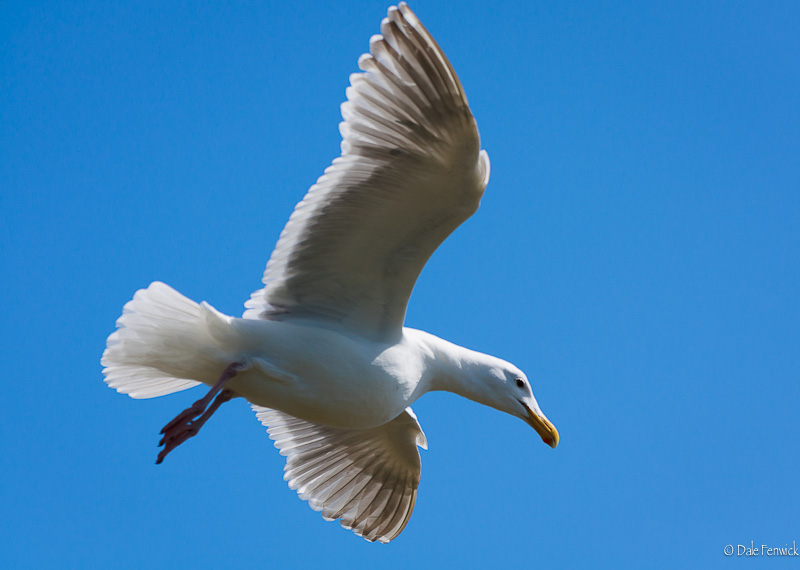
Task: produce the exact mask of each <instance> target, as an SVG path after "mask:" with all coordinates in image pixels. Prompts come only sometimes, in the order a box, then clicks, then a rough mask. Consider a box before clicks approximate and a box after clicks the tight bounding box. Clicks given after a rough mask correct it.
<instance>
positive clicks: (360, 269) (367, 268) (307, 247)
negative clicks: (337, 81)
mask: <svg viewBox="0 0 800 570" xmlns="http://www.w3.org/2000/svg"><path fill="white" fill-rule="evenodd" d="M369 45H370V53H368V54H364V55H362V56H361V57H360V58H359V60H358V65H359V68H360V69H361V73H356V74H353V75H352V76H351V77H350V87H348V88H347V92H346V94H347V101H345V102H344V103H343V104H342V118H343V119H344V120H343V122H342V123H341V124H340V131H341V134H342V155H341V156H340V157H338V158H336V159H334V161H333V163H332V164H331V166H329V167H328V168H327V169H325V172H324V174H323V175H322V176H321V177H320V178H319V180H317V183H316V184H314V185H313V186H312V187H311V188H310V189H309V191H308V193H307V194H306V196H305V198H303V200H302V201H301V202H300V203H299V204H298V205H297V207H296V208H295V211H294V212H293V213H292V215H291V217H290V218H289V222H288V223H287V224H286V227H285V228H284V230H283V232H282V233H281V236H280V238H279V240H278V244H277V246H276V247H275V251H274V252H273V254H272V256H271V257H270V260H269V262H268V263H267V268H266V271H265V272H264V279H263V281H264V288H262V289H260V290H258V291H256V292H255V293H253V295H252V296H251V299H250V300H249V301H248V302H247V303H245V306H246V307H247V310H246V311H245V314H244V316H245V317H247V318H267V319H276V320H285V319H303V318H313V319H315V320H316V321H320V320H324V321H329V322H332V323H335V324H336V325H337V326H339V327H342V328H344V329H347V330H351V331H353V332H355V333H357V334H360V335H362V336H365V337H367V338H371V339H374V340H392V339H395V338H397V336H398V335H399V334H400V333H401V329H402V326H403V320H404V318H405V311H406V305H407V303H408V298H409V296H410V295H411V290H412V289H413V287H414V283H415V282H416V280H417V277H418V276H419V273H420V271H421V270H422V268H423V266H424V265H425V263H426V262H427V260H428V258H429V257H430V256H431V254H432V253H433V251H434V250H435V249H436V248H437V247H438V246H439V244H440V243H441V242H442V241H443V240H444V239H445V238H446V237H447V236H448V235H449V234H450V233H452V231H453V230H454V229H455V228H456V227H458V226H459V225H460V224H461V223H462V222H463V221H464V220H466V219H467V218H468V217H469V216H470V215H472V213H473V212H475V210H476V209H477V208H478V205H479V203H480V199H481V196H482V195H483V190H484V188H485V187H486V183H487V181H488V172H489V164H488V158H487V156H486V153H485V152H482V151H481V150H480V138H479V136H478V130H477V127H476V124H475V119H474V118H473V116H472V113H471V112H470V109H469V104H468V102H467V98H466V96H465V94H464V90H463V88H462V86H461V83H460V82H459V80H458V77H457V76H456V74H455V72H454V71H453V68H452V66H451V65H450V63H449V62H448V60H447V57H446V56H445V55H444V53H443V52H442V50H441V48H439V46H438V45H437V44H436V42H435V41H434V39H433V38H432V37H431V35H430V34H429V33H428V31H427V30H426V29H425V28H424V27H423V26H422V24H421V23H420V22H419V20H418V19H417V17H416V16H415V15H414V14H413V12H411V10H410V9H409V8H408V6H406V5H405V4H403V3H401V4H400V6H399V7H397V8H395V7H392V8H390V9H389V12H388V15H387V18H385V19H384V20H383V22H382V23H381V35H376V36H373V37H372V38H371V39H370V44H369Z"/></svg>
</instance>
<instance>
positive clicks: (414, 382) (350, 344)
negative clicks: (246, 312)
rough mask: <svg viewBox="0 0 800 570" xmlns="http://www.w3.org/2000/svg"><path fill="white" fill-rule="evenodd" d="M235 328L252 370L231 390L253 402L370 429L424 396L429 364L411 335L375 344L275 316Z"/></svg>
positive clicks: (317, 420) (317, 419) (244, 322)
mask: <svg viewBox="0 0 800 570" xmlns="http://www.w3.org/2000/svg"><path fill="white" fill-rule="evenodd" d="M231 325H232V327H233V329H234V331H235V332H236V333H237V336H239V338H240V341H239V342H237V344H239V345H240V346H243V347H244V350H242V351H241V359H242V360H244V361H245V363H247V364H248V368H247V369H246V370H244V371H242V372H240V373H239V374H238V375H237V376H236V377H234V378H233V380H231V382H230V383H229V385H228V387H229V388H230V389H232V390H233V391H234V392H236V393H237V394H238V395H240V396H243V397H244V398H246V399H247V400H249V401H250V402H252V403H253V404H257V405H259V406H264V407H267V408H274V409H278V410H281V411H283V412H286V413H288V414H290V415H293V416H295V417H298V418H301V419H304V420H307V421H311V422H314V423H320V424H325V425H332V426H337V427H348V428H369V427H375V426H378V425H382V424H384V423H386V422H388V421H390V420H392V419H393V418H395V417H396V416H397V415H398V414H400V413H401V412H402V411H403V410H404V409H405V408H406V407H407V406H409V405H410V404H411V403H412V402H413V400H415V399H416V398H417V397H418V396H419V393H418V390H417V388H418V386H419V382H420V378H421V375H422V370H423V363H422V362H421V358H420V357H419V355H418V351H415V350H413V349H412V347H410V346H409V345H408V343H407V341H406V340H403V341H401V342H400V343H398V344H384V343H374V342H370V341H367V340H365V339H363V338H360V337H354V336H350V335H347V334H342V333H339V332H335V331H331V330H329V329H324V328H318V327H313V326H304V325H297V324H293V323H286V322H275V321H257V320H250V319H234V320H233V321H232V322H231ZM240 343H241V344H240Z"/></svg>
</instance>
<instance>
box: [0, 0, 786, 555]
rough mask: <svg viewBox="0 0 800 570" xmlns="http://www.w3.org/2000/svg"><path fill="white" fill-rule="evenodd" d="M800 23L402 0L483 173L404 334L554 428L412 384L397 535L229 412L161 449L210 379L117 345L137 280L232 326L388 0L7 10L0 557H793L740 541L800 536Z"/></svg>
mask: <svg viewBox="0 0 800 570" xmlns="http://www.w3.org/2000/svg"><path fill="white" fill-rule="evenodd" d="M799 6H800V5H798V4H797V3H795V2H707V3H697V2H649V3H643V2H630V3H596V2H572V3H567V2H532V1H528V2H474V1H468V2H459V3H445V2H435V3H434V2H425V1H419V2H415V3H412V5H411V7H412V8H413V9H414V10H415V11H416V12H417V14H418V15H419V17H420V18H421V19H422V21H423V22H424V23H425V25H426V26H427V27H428V29H429V30H430V31H431V32H432V33H433V35H434V36H435V37H436V38H437V40H438V41H439V43H440V45H441V46H442V47H443V49H444V50H445V52H446V53H447V54H448V56H449V57H450V59H451V62H452V63H453V65H454V67H455V69H456V70H457V71H458V73H459V75H460V77H461V80H462V82H463V84H464V87H465V89H466V92H467V95H468V97H469V100H470V103H471V105H472V108H473V112H474V114H475V116H476V118H477V120H478V125H479V128H480V132H481V136H482V141H483V146H484V148H486V149H487V151H488V152H489V155H490V157H491V160H492V177H491V182H490V184H489V187H488V189H487V191H486V195H485V197H484V200H483V204H482V206H481V209H480V210H479V211H478V213H477V215H476V216H474V217H473V218H472V219H470V220H469V221H467V223H465V224H464V226H463V227H461V228H460V229H459V230H457V231H456V232H455V234H454V235H453V236H452V237H451V238H450V239H449V240H448V241H447V242H446V243H445V244H444V245H443V246H442V247H441V248H440V250H439V251H438V252H437V253H436V254H435V255H434V256H433V258H432V260H431V262H430V263H429V265H428V266H427V267H426V269H425V271H424V272H423V274H422V276H421V279H420V281H419V283H418V285H417V287H416V289H415V292H414V295H413V296H412V299H411V304H410V307H409V311H408V318H407V324H408V325H409V326H413V327H416V328H422V329H425V330H428V331H430V332H432V333H434V334H437V335H439V336H441V337H444V338H446V339H449V340H451V341H454V342H457V343H459V344H462V345H465V346H467V347H469V348H474V349H478V350H481V351H484V352H488V353H491V354H495V355H497V356H500V357H502V358H505V359H507V360H510V361H512V362H514V363H515V364H517V365H518V366H520V367H521V368H522V369H523V370H525V371H526V372H527V374H528V376H529V377H530V378H531V380H532V382H533V385H534V391H535V393H536V396H537V398H538V400H539V402H540V404H541V405H542V408H543V409H544V411H545V412H546V413H547V415H548V416H549V417H550V418H551V419H552V420H553V421H554V423H555V424H556V425H557V426H558V428H559V431H560V433H561V444H560V445H559V447H558V449H557V450H555V451H554V450H552V449H550V448H548V447H547V446H545V445H543V444H542V442H541V441H540V440H539V438H538V436H537V435H536V434H535V433H534V432H533V430H531V429H530V428H529V427H528V426H526V425H525V424H524V423H523V422H521V421H519V420H517V419H515V418H512V417H510V416H505V415H503V414H501V413H499V412H496V411H494V410H490V409H488V408H484V407H481V406H479V405H478V404H474V403H472V402H469V401H467V400H463V399H460V398H458V397H457V396H453V395H449V394H439V393H437V394H431V395H428V396H425V397H424V398H423V399H422V400H420V401H419V402H418V403H417V405H416V406H415V410H416V412H417V414H418V416H419V418H420V421H421V423H422V426H423V428H424V429H425V431H426V433H427V436H428V441H429V444H430V451H427V452H423V455H422V463H423V467H422V483H421V485H420V488H419V495H418V501H417V507H416V510H415V513H414V515H413V517H412V519H411V522H410V524H409V526H408V527H407V528H406V530H405V531H404V533H403V534H402V535H401V536H400V537H399V538H398V539H397V540H396V541H394V542H393V543H391V544H389V545H386V546H381V545H376V544H368V543H366V542H364V541H362V540H361V539H359V538H357V537H355V536H354V535H352V534H351V533H349V532H347V531H344V530H342V529H341V528H339V526H338V525H337V524H335V523H326V522H324V521H323V520H322V519H321V518H320V517H319V515H317V514H316V513H314V512H312V511H311V510H310V509H309V508H308V507H307V506H306V505H305V504H304V503H302V502H301V501H300V500H299V499H298V498H297V497H296V496H295V494H294V492H292V491H290V490H289V489H288V488H287V486H286V484H285V483H284V482H283V481H282V479H281V477H282V467H283V460H282V458H281V457H280V456H279V455H278V453H277V450H275V449H274V448H273V447H272V445H271V442H270V440H269V439H268V438H267V436H266V434H265V432H264V429H263V428H262V427H261V426H260V425H259V424H258V422H257V421H256V419H255V417H254V415H253V414H252V413H251V412H250V410H249V408H248V406H247V405H246V404H245V402H243V401H234V402H232V403H230V404H226V405H225V406H223V408H222V409H221V410H220V411H219V412H218V413H217V414H216V415H215V417H214V418H213V421H211V422H210V423H209V424H208V425H207V426H206V428H205V429H204V430H203V433H202V435H201V436H200V437H198V438H195V439H193V440H192V441H191V442H189V443H187V444H186V445H184V446H182V447H181V448H180V449H179V450H178V451H176V452H174V453H173V454H171V455H170V457H169V458H168V459H167V460H166V461H165V462H164V464H163V465H160V466H156V465H154V461H155V457H156V453H157V448H156V443H157V440H158V435H157V434H158V430H159V429H160V428H161V427H162V425H163V424H164V423H166V421H167V420H169V419H170V418H172V417H173V416H174V415H175V414H176V413H177V412H178V411H180V410H181V409H183V408H184V407H185V406H186V405H188V404H189V403H190V402H192V401H194V399H196V398H197V397H198V396H199V394H198V393H195V392H184V393H181V394H178V395H173V396H168V397H164V398H160V399H156V400H148V401H134V400H132V399H129V398H127V397H124V396H121V395H119V394H117V393H115V392H114V391H113V390H110V389H108V388H107V387H106V386H105V385H104V384H103V382H102V375H101V372H100V370H101V368H100V364H99V359H100V355H101V353H102V350H103V347H104V343H105V338H106V336H107V335H108V334H109V333H110V332H111V331H112V330H113V328H114V321H115V319H116V318H117V317H118V316H119V314H120V312H121V309H122V305H123V304H124V303H125V302H126V301H127V300H128V299H130V298H131V296H132V295H133V293H134V292H135V291H136V289H138V288H141V287H145V286H147V285H148V284H149V283H150V282H151V281H153V280H161V281H164V282H166V283H169V284H170V285H172V286H173V287H175V288H176V289H178V290H179V291H181V292H182V293H184V294H186V295H188V296H189V297H191V298H194V299H196V300H207V301H209V302H210V303H212V304H213V305H215V306H216V307H217V308H219V309H220V310H222V311H224V312H227V313H229V314H240V313H241V311H242V303H243V301H244V300H245V299H246V298H247V297H248V296H249V294H250V292H251V291H252V290H255V289H257V288H258V287H259V286H260V277H261V273H262V270H263V266H264V264H265V262H266V260H267V257H268V255H269V253H270V251H271V249H272V246H273V245H274V243H275V240H276V239H277V236H278V234H279V232H280V230H281V229H282V227H283V224H284V223H285V221H286V219H287V218H288V215H289V213H290V211H291V208H292V207H293V206H294V204H295V203H296V202H297V201H298V200H299V199H300V198H301V197H302V196H303V194H304V192H305V190H306V189H307V188H308V186H309V185H310V184H311V183H313V181H314V180H315V179H316V178H317V176H319V175H320V174H321V172H322V170H323V168H324V167H325V166H327V165H328V164H329V162H330V161H331V160H332V159H333V158H334V157H335V156H336V155H337V154H338V149H339V146H338V145H339V134H338V130H337V124H338V122H339V120H340V117H339V104H340V103H341V101H342V100H343V97H344V90H345V87H346V86H347V78H348V75H349V74H350V73H352V72H354V71H356V70H357V68H356V60H357V58H358V56H359V55H360V54H361V53H362V52H364V51H365V50H366V48H367V42H368V39H369V37H370V35H371V34H373V33H377V32H378V28H379V22H380V19H381V18H382V17H383V16H384V14H385V10H386V8H387V7H388V3H386V2H372V1H370V2H366V1H364V2H331V3H315V4H314V5H313V6H310V5H309V6H308V7H300V5H298V4H297V3H290V2H248V3H235V4H219V5H217V4H211V3H202V4H191V3H169V6H166V5H163V4H162V3H158V2H140V3H122V2H97V3H80V4H78V3H40V2H26V3H22V4H19V3H15V2H7V3H4V4H3V6H2V7H0V42H2V45H1V46H0V124H2V128H0V214H1V215H2V218H1V219H2V223H0V252H1V254H2V255H0V292H1V293H2V297H3V299H4V301H5V302H4V309H3V319H2V321H0V322H1V323H2V324H0V327H2V328H0V336H1V339H2V343H0V347H1V348H0V361H1V362H3V365H4V368H5V374H4V377H5V382H6V389H5V390H4V396H3V402H4V405H3V409H4V410H3V414H2V419H0V430H2V441H3V444H2V446H3V450H2V451H3V452H2V454H0V457H1V459H0V470H1V471H2V473H3V483H4V484H3V485H2V486H0V506H1V507H2V512H3V516H2V517H0V537H1V538H0V546H1V547H2V552H3V559H4V560H6V561H7V562H6V563H7V564H8V567H9V568H10V567H14V568H43V567H48V566H49V567H56V568H87V567H104V568H137V569H138V568H148V569H155V568H175V567H192V568H223V567H230V568H233V567H263V568H278V567H285V568H302V567H320V566H321V565H322V564H331V563H333V564H335V565H337V566H344V565H349V566H351V567H381V568H400V567H403V568H406V567H409V566H410V565H413V566H414V567H419V568H442V567H464V568H469V567H472V568H485V567H490V566H493V567H518V568H519V567H522V568H528V567H539V568H580V567H584V568H586V567H592V568H641V567H673V568H674V567H681V568H709V567H719V568H723V567H726V566H728V565H735V566H739V565H741V564H746V565H747V567H748V568H754V567H760V566H763V567H770V568H771V567H774V564H775V563H776V561H775V560H770V559H768V558H766V557H763V556H762V557H759V558H751V559H749V560H747V562H739V561H743V560H744V557H737V556H733V557H732V558H726V557H725V556H724V555H723V549H724V547H725V546H726V545H729V544H731V545H734V546H735V545H738V544H747V545H749V543H750V541H751V540H752V541H754V544H755V545H760V544H767V545H770V546H783V545H785V544H789V545H791V544H792V542H793V541H798V542H800V524H798V520H800V519H798V512H800V491H799V490H798V489H800V487H799V486H798V473H800V455H798V453H797V449H796V445H797V444H796V441H797V434H798V433H800V419H799V414H798V401H800V383H798V379H800V300H798V290H799V289H800V287H799V284H800V255H798V250H799V249H800V105H798V101H800V78H799V77H798V69H800V34H798V33H797V30H798V29H800V7H799ZM795 560H796V559H795ZM778 563H779V562H778ZM779 564H780V563H779ZM498 565H500V566H498Z"/></svg>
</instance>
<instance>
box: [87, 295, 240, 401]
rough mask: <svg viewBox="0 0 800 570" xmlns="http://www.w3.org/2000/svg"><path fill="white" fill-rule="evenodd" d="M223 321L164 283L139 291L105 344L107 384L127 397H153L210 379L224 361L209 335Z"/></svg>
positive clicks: (222, 316) (126, 307) (211, 311)
mask: <svg viewBox="0 0 800 570" xmlns="http://www.w3.org/2000/svg"><path fill="white" fill-rule="evenodd" d="M225 318H226V317H225V316H224V315H222V314H221V313H218V312H217V311H216V310H215V309H213V308H212V307H211V306H209V305H207V304H205V303H203V305H200V304H198V303H195V302H194V301H192V300H191V299H188V298H186V297H184V296H183V295H181V294H180V293H178V292H177V291H175V290H174V289H173V288H172V287H170V286H168V285H166V284H164V283H160V282H158V281H156V282H154V283H151V284H150V286H149V287H148V288H147V289H140V290H139V291H137V292H136V294H135V295H134V297H133V299H132V300H131V301H129V302H128V303H126V304H125V307H124V309H123V311H122V316H121V317H120V318H119V319H117V330H116V331H115V332H113V333H112V334H111V335H110V336H109V337H108V341H107V342H106V350H105V352H104V353H103V358H102V359H101V360H100V363H101V364H102V365H103V366H104V368H103V374H105V377H106V378H105V381H106V384H108V385H109V386H110V387H111V388H114V389H115V390H117V392H120V393H121V394H128V395H129V396H130V397H132V398H155V397H157V396H164V395H166V394H172V393H174V392H179V391H181V390H186V389H188V388H192V387H194V386H197V385H198V384H200V382H199V381H198V380H202V379H205V378H206V377H209V378H212V377H213V375H214V373H215V372H218V370H217V369H218V368H219V366H220V362H221V361H222V360H223V359H224V356H223V355H222V354H221V353H222V349H221V347H220V345H219V342H218V340H217V339H216V338H215V335H214V334H213V333H214V332H216V331H215V330H214V329H219V328H220V326H221V325H223V323H222V322H218V321H221V320H224V319H225ZM223 366H224V365H223Z"/></svg>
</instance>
